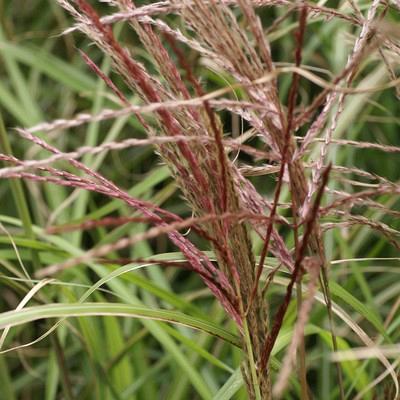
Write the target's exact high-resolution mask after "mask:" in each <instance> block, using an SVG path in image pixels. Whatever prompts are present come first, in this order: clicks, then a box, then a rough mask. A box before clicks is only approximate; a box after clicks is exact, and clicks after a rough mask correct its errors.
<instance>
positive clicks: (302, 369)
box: [296, 281, 309, 400]
mask: <svg viewBox="0 0 400 400" xmlns="http://www.w3.org/2000/svg"><path fill="white" fill-rule="evenodd" d="M301 286H302V285H301V281H298V282H297V283H296V294H297V315H300V310H301V307H302V303H303V298H302V295H303V293H302V288H301ZM301 336H302V338H301V341H300V344H299V352H298V355H297V358H298V368H297V373H298V377H299V382H300V388H301V398H302V400H308V399H309V396H308V387H307V367H306V348H305V344H304V331H303V332H302V333H301Z"/></svg>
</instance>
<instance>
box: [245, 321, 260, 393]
mask: <svg viewBox="0 0 400 400" xmlns="http://www.w3.org/2000/svg"><path fill="white" fill-rule="evenodd" d="M243 338H244V341H245V346H246V352H247V357H248V360H249V363H248V365H249V368H250V374H251V380H252V382H253V388H254V392H255V395H256V400H261V392H260V383H259V382H258V376H257V371H256V364H255V361H254V356H253V346H252V345H251V339H250V332H249V327H248V325H247V320H246V318H243Z"/></svg>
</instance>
